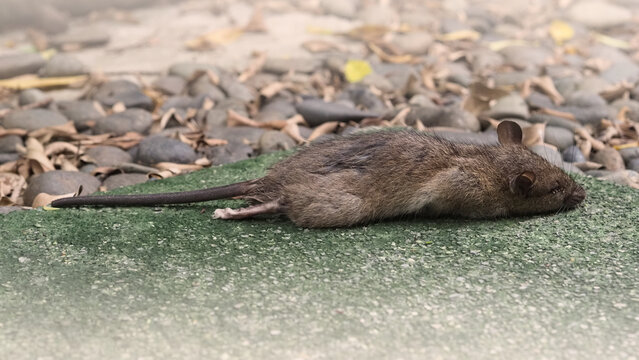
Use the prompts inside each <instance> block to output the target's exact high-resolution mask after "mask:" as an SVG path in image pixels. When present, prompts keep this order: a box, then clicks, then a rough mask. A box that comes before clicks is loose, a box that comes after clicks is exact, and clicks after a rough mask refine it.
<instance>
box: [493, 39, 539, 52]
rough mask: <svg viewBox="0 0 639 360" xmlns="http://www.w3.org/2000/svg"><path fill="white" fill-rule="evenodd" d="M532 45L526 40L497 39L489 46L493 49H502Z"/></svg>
mask: <svg viewBox="0 0 639 360" xmlns="http://www.w3.org/2000/svg"><path fill="white" fill-rule="evenodd" d="M526 45H530V43H529V42H528V41H524V40H497V41H492V42H490V43H488V48H490V50H492V51H500V50H503V49H505V48H507V47H510V46H526Z"/></svg>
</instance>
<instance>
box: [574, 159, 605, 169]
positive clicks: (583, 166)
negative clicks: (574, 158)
mask: <svg viewBox="0 0 639 360" xmlns="http://www.w3.org/2000/svg"><path fill="white" fill-rule="evenodd" d="M573 165H574V166H575V167H577V168H578V169H579V170H581V171H588V170H597V169H601V168H602V167H603V165H602V164H599V163H596V162H594V161H586V162H580V163H573Z"/></svg>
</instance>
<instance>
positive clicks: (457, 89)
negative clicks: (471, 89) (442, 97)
mask: <svg viewBox="0 0 639 360" xmlns="http://www.w3.org/2000/svg"><path fill="white" fill-rule="evenodd" d="M442 88H443V89H444V90H445V91H448V92H451V93H453V94H456V95H467V94H468V89H466V88H465V87H464V86H462V85H460V84H457V83H454V82H449V81H445V82H444V83H443V84H442Z"/></svg>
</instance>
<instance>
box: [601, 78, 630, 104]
mask: <svg viewBox="0 0 639 360" xmlns="http://www.w3.org/2000/svg"><path fill="white" fill-rule="evenodd" d="M633 88H634V86H633V84H632V83H629V82H628V81H626V80H624V81H621V82H619V83H617V84H615V85H612V86H610V87H607V88H605V89H604V90H603V91H601V92H600V93H599V96H601V97H602V98H604V99H606V101H608V102H612V101H613V100H616V99H619V98H622V97H624V96H626V94H628V93H629V92H630V90H632V89H633Z"/></svg>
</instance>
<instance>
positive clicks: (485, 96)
mask: <svg viewBox="0 0 639 360" xmlns="http://www.w3.org/2000/svg"><path fill="white" fill-rule="evenodd" d="M468 90H469V91H470V93H469V95H468V96H467V97H466V98H465V99H464V101H463V104H462V106H463V108H464V110H466V111H468V112H470V113H472V114H475V115H479V114H481V113H483V112H484V111H486V110H488V109H490V103H491V101H493V100H497V99H499V98H502V97H504V96H506V95H508V94H510V92H509V91H507V90H504V89H501V88H490V87H488V86H486V85H485V84H482V83H479V82H476V83H472V84H470V86H469V87H468Z"/></svg>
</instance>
